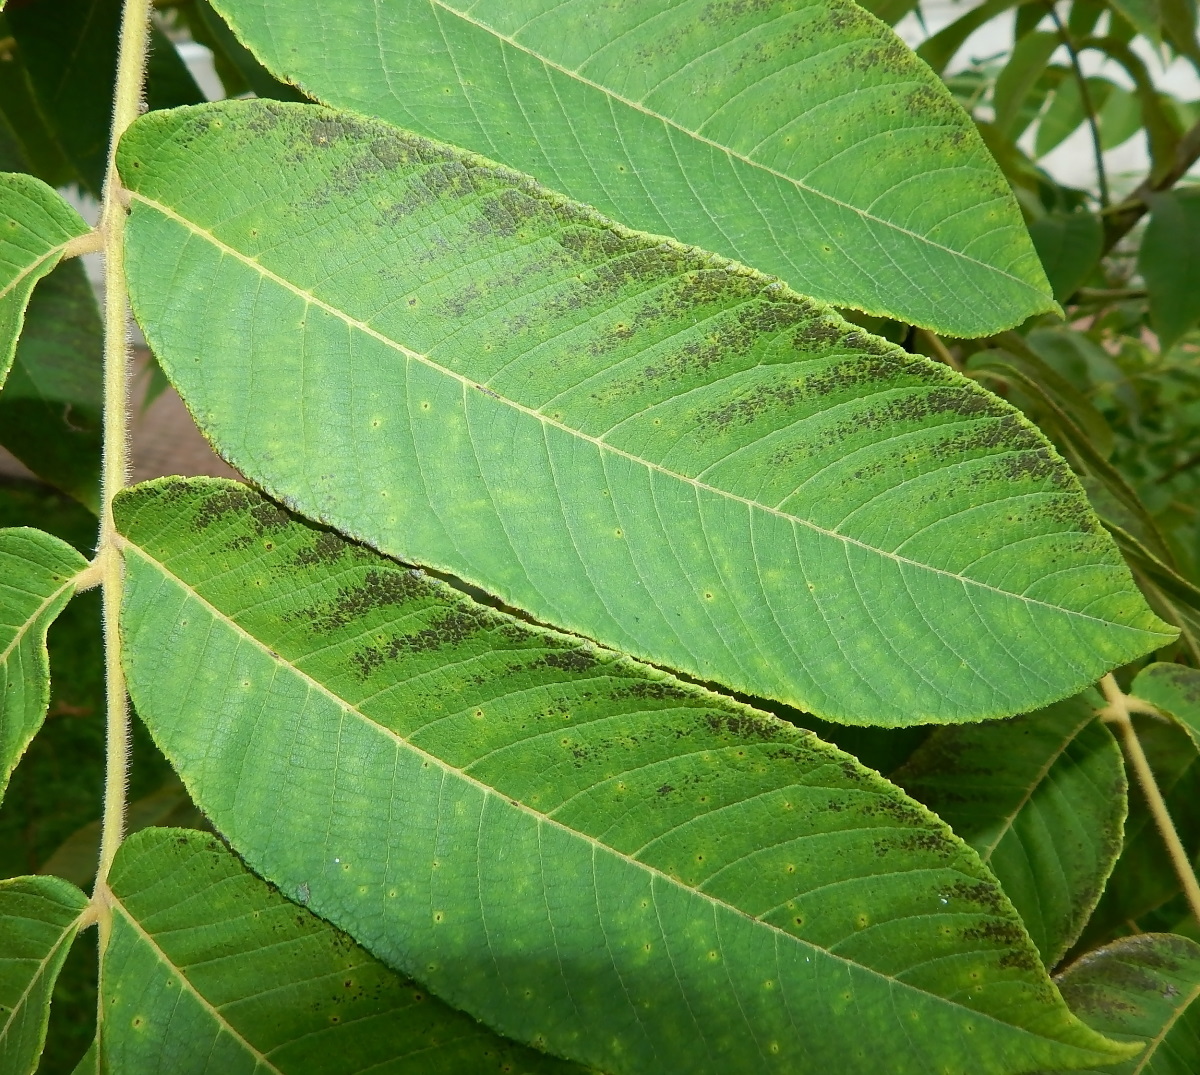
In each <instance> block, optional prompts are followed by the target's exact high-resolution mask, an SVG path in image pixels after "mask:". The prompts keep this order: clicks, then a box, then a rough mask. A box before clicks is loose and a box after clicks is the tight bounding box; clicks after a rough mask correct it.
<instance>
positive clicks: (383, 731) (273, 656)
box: [118, 535, 1098, 1056]
mask: <svg viewBox="0 0 1200 1075" xmlns="http://www.w3.org/2000/svg"><path fill="white" fill-rule="evenodd" d="M118 540H119V541H120V543H121V545H122V546H124V547H125V548H126V549H127V550H130V549H132V550H133V551H134V552H135V553H136V555H138V556H140V557H142V559H143V560H145V561H146V562H147V563H148V564H150V565H152V566H153V567H154V568H156V569H157V570H159V571H160V572H161V573H162V574H163V575H164V576H166V577H167V578H168V579H171V580H173V581H174V582H175V583H176V584H177V585H178V586H179V587H180V588H181V589H182V590H184V591H185V593H187V594H188V595H189V596H190V598H191V599H192V600H194V601H195V602H196V603H197V604H199V605H200V606H201V607H202V608H204V609H206V610H207V611H208V612H209V614H210V615H212V616H213V617H214V618H215V619H216V620H218V621H220V622H221V623H223V624H225V625H226V626H227V627H228V628H229V629H230V630H232V631H233V632H234V633H235V634H236V635H238V637H239V638H241V639H243V640H244V641H246V642H248V643H249V644H250V645H251V646H253V647H254V648H256V649H258V650H259V651H260V652H261V653H264V654H266V655H267V657H268V658H269V659H270V660H271V661H272V662H273V663H274V664H275V665H276V666H277V667H279V668H281V669H283V670H285V671H286V672H288V673H290V674H292V675H294V676H295V677H296V678H297V679H299V680H300V681H301V682H303V683H304V684H305V686H307V687H308V688H309V689H310V690H313V691H315V692H316V693H318V694H320V695H322V696H323V697H325V698H327V699H328V700H329V701H331V702H333V703H334V705H336V706H337V707H338V708H340V709H341V710H342V711H343V712H344V713H346V714H347V715H348V716H351V717H354V718H357V719H358V720H360V721H362V722H363V723H364V724H366V725H368V726H369V727H370V728H371V729H373V730H374V731H376V732H377V733H378V734H380V735H382V736H384V737H385V738H388V739H391V740H392V741H393V742H394V743H396V744H397V745H398V746H400V747H401V748H403V749H404V750H408V751H411V752H412V753H413V754H415V755H417V756H418V757H420V758H422V759H424V760H426V761H428V762H429V763H430V764H431V765H434V766H437V767H438V768H439V769H441V770H442V771H443V772H444V773H446V774H447V775H449V776H450V777H451V778H452V779H458V780H461V781H462V782H463V783H464V784H467V785H470V786H472V787H474V788H476V789H477V790H478V791H479V792H480V793H481V794H482V795H484V796H485V797H487V798H491V799H493V800H496V801H498V802H499V803H500V805H501V807H502V808H508V809H511V810H516V811H518V812H520V813H523V814H526V815H528V816H529V817H531V818H532V819H533V820H534V822H535V823H536V824H544V825H547V826H549V827H551V828H553V829H555V830H557V831H559V832H563V833H566V834H567V835H568V836H569V837H570V838H572V839H575V840H580V841H583V842H584V843H585V844H588V845H590V846H591V847H592V849H593V853H594V852H595V851H596V850H599V851H601V852H603V853H604V854H607V855H612V856H613V857H614V858H616V859H618V860H620V861H622V862H625V863H628V864H630V865H632V866H633V867H635V868H636V869H638V870H641V871H644V872H645V873H646V874H647V875H649V876H650V877H651V878H652V879H653V880H657V881H659V882H661V883H662V884H665V885H667V886H670V887H672V888H675V889H678V890H681V891H683V892H685V893H687V894H688V895H689V896H690V897H692V898H695V899H699V900H702V901H703V902H705V903H708V904H711V905H712V906H713V907H717V908H720V909H721V910H723V911H731V912H733V913H734V914H736V915H738V916H739V917H740V918H742V919H744V920H746V921H747V922H750V923H753V925H754V926H755V927H757V928H759V929H764V930H767V931H768V932H769V933H770V935H772V936H774V937H775V938H776V942H777V943H778V941H779V940H780V939H782V940H783V941H784V942H785V943H790V944H795V945H798V946H800V947H802V948H805V949H808V950H809V951H812V952H815V953H819V954H820V955H821V956H822V957H824V958H826V959H830V960H834V961H835V962H837V963H840V964H843V965H844V966H847V967H851V968H853V969H855V970H857V971H859V972H862V973H866V974H869V975H872V976H873V977H875V978H877V979H879V980H880V981H882V982H885V983H887V985H888V986H889V987H899V988H900V989H903V990H906V991H909V992H912V993H915V994H917V995H918V996H920V997H922V998H925V999H928V1000H933V1001H936V1002H938V1003H940V1004H945V1005H948V1006H949V1007H951V1008H954V1009H958V1010H961V1011H965V1012H969V1013H970V1014H971V1015H972V1016H973V1017H976V1018H979V1019H985V1020H987V1021H989V1022H991V1023H994V1024H996V1025H997V1026H1001V1027H1005V1028H1006V1029H1007V1030H1010V1031H1013V1030H1015V1031H1018V1032H1020V1033H1022V1034H1025V1035H1027V1036H1028V1037H1030V1038H1033V1039H1035V1040H1038V1041H1045V1042H1053V1043H1054V1044H1056V1045H1058V1046H1060V1047H1062V1048H1065V1049H1073V1050H1077V1051H1079V1052H1081V1053H1090V1055H1093V1056H1095V1055H1098V1054H1097V1052H1095V1051H1093V1050H1089V1049H1088V1047H1087V1046H1084V1045H1080V1044H1075V1043H1072V1042H1068V1041H1063V1040H1062V1039H1059V1038H1052V1037H1048V1036H1044V1035H1040V1034H1037V1033H1035V1032H1034V1031H1033V1030H1031V1029H1029V1028H1028V1027H1024V1026H1020V1025H1018V1024H1016V1023H1006V1022H1004V1020H1002V1019H1000V1018H999V1017H997V1016H995V1015H993V1014H991V1013H990V1012H981V1011H977V1010H976V1009H974V1008H968V1007H966V1006H965V1005H963V1004H960V1003H959V1002H958V1001H955V1000H952V999H950V998H948V997H943V996H940V995H939V994H937V993H932V992H927V991H926V990H923V989H920V988H918V987H917V986H914V985H911V984H909V983H908V982H904V981H901V980H900V979H899V978H895V977H892V976H891V975H888V974H885V973H884V972H883V971H879V970H876V969H875V968H874V967H869V966H867V965H866V964H863V963H856V962H855V961H854V960H851V959H848V958H846V957H845V956H841V955H838V954H837V953H836V952H832V951H830V950H829V949H828V948H822V947H821V946H820V945H818V944H814V943H813V942H812V941H808V940H805V939H804V938H802V937H797V936H796V935H795V934H792V933H788V932H787V931H786V930H783V929H780V928H779V927H778V926H776V925H774V924H772V923H770V922H765V921H763V920H762V919H760V918H756V917H755V916H754V915H752V914H749V913H748V912H746V911H744V910H742V909H741V908H740V907H736V906H734V905H733V904H731V903H726V902H725V901H723V900H719V899H717V898H716V897H714V896H712V895H710V894H709V893H707V892H704V891H703V890H702V889H698V888H693V887H690V886H688V885H686V884H684V883H683V882H682V881H680V880H678V879H676V878H674V877H671V876H670V875H669V874H667V873H663V872H662V871H661V870H659V869H658V868H657V867H655V866H652V865H650V864H648V863H645V862H641V861H640V860H638V859H635V858H632V857H631V856H629V855H627V854H625V853H624V852H621V851H619V850H617V849H616V848H613V847H610V846H609V845H608V844H605V843H603V842H602V841H600V840H598V839H596V838H595V837H594V836H589V835H588V834H587V833H584V832H580V831H579V830H578V829H573V828H571V827H570V826H568V825H564V824H563V823H562V822H560V821H556V820H555V819H553V818H551V817H549V816H547V815H546V814H542V813H540V812H539V811H537V810H535V809H534V808H533V807H531V806H529V805H527V804H526V803H523V802H521V801H520V800H518V799H513V798H511V797H510V796H508V795H504V794H502V793H501V792H499V791H498V790H497V789H496V788H493V787H491V786H490V785H488V784H486V783H484V782H483V781H481V780H478V779H477V778H475V777H473V776H471V775H469V774H468V773H466V772H464V771H463V770H462V769H458V768H456V767H455V766H453V765H451V764H450V763H449V762H447V761H445V760H444V759H442V758H439V757H437V755H435V754H430V753H429V752H428V751H426V750H424V749H422V748H421V747H419V746H417V745H416V744H415V743H413V742H412V741H411V740H408V739H405V738H404V737H403V736H401V735H398V734H397V733H396V732H393V731H392V730H391V729H390V728H386V727H384V726H383V725H382V724H380V723H378V722H377V721H375V720H373V719H371V718H370V717H368V716H367V715H366V714H365V713H363V712H362V711H361V710H360V709H358V708H357V707H356V706H354V705H352V704H351V703H350V702H347V701H346V700H345V699H344V698H340V697H338V695H336V694H335V693H334V692H333V691H332V690H330V689H329V688H328V687H327V686H325V684H323V683H321V682H320V681H319V680H317V679H314V678H313V677H312V676H310V675H309V674H308V673H307V672H305V671H303V670H302V669H300V668H298V667H297V666H296V665H295V664H293V663H292V662H291V661H289V660H286V659H285V658H284V657H283V656H282V655H281V654H279V653H277V652H275V651H274V650H272V649H271V648H270V647H269V646H268V645H266V644H265V643H264V642H263V641H262V640H260V639H258V638H256V637H255V636H254V635H253V634H251V633H250V632H249V631H248V630H246V629H245V628H244V627H242V625H241V624H239V623H238V622H237V621H236V620H234V619H233V618H232V617H231V616H229V615H228V614H226V613H225V612H223V611H222V610H221V609H219V608H217V607H216V606H215V605H213V604H212V603H211V602H210V601H209V600H208V599H207V598H205V597H203V596H202V595H201V594H200V593H199V592H198V591H197V590H196V589H195V587H194V586H192V585H191V584H190V583H189V582H187V581H185V580H184V579H182V578H180V577H179V575H177V574H175V572H173V571H172V570H171V569H170V568H168V567H167V566H166V564H165V563H163V562H162V561H161V560H159V559H158V558H157V557H155V556H152V555H151V554H150V553H149V552H148V551H147V550H146V549H145V548H144V547H143V546H141V545H138V544H136V543H135V542H133V541H132V540H131V539H129V538H127V537H125V536H124V535H122V536H120V537H119V538H118ZM185 783H187V781H186V780H185ZM191 790H192V789H191V788H189V791H191ZM968 876H969V875H968Z"/></svg>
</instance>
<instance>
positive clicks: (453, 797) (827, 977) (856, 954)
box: [116, 480, 1113, 1075]
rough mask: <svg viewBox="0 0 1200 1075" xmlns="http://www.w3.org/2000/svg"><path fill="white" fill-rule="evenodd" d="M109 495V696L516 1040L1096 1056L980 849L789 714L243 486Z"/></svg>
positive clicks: (907, 1055) (770, 1054)
mask: <svg viewBox="0 0 1200 1075" xmlns="http://www.w3.org/2000/svg"><path fill="white" fill-rule="evenodd" d="M116 515H117V520H118V525H119V527H120V529H121V532H122V533H123V534H124V535H125V537H126V539H127V540H128V542H129V545H128V548H127V564H128V590H127V596H126V602H125V609H124V613H123V622H124V631H125V637H126V638H127V640H128V644H129V649H128V651H127V652H128V664H129V676H130V688H131V691H132V694H133V697H134V700H135V703H136V705H137V708H138V713H139V714H140V715H141V716H142V718H143V719H144V720H145V721H146V722H147V724H148V726H149V727H150V729H151V731H152V733H153V734H154V736H155V738H156V740H157V741H158V742H159V744H160V745H161V746H162V748H163V749H164V751H165V752H166V754H167V755H168V757H170V758H171V760H172V762H173V764H175V765H176V766H177V768H178V769H179V772H180V774H181V775H182V777H183V779H184V781H185V783H186V784H187V785H188V788H189V791H190V792H191V794H192V795H193V797H194V798H195V800H196V802H197V803H198V804H199V805H200V806H201V807H202V808H203V810H204V811H205V813H206V815H207V816H208V817H210V818H211V819H212V821H213V823H214V824H215V825H216V827H217V828H218V829H219V830H220V831H221V832H223V833H224V834H225V835H226V837H228V839H229V840H230V842H231V843H232V845H233V846H234V847H235V848H236V849H237V850H238V851H239V853H241V854H242V855H244V856H245V857H246V859H247V861H248V862H249V863H250V864H251V865H252V866H253V867H254V868H255V869H256V870H258V871H259V872H261V873H262V874H263V875H264V876H265V877H267V878H269V879H271V880H272V881H274V882H275V883H277V884H279V885H280V887H281V888H282V889H283V891H284V892H286V893H288V894H289V895H291V896H292V897H293V898H295V899H298V900H300V901H301V902H304V903H305V904H306V905H307V906H309V907H311V908H312V909H313V910H314V911H316V912H317V913H318V914H320V915H322V916H323V917H326V918H329V919H330V920H331V921H334V922H335V923H337V924H338V925H339V926H340V927H341V928H344V929H346V930H347V931H349V932H350V933H351V934H352V935H354V936H355V937H356V939H358V940H359V941H360V942H361V943H363V944H364V945H365V946H366V947H367V948H368V949H370V950H371V951H372V952H374V953H375V954H376V955H378V956H380V957H381V958H382V959H384V960H385V961H387V962H389V963H390V964H391V965H393V966H395V967H397V968H399V969H401V970H403V971H404V972H405V973H410V974H412V975H414V976H415V977H416V978H418V979H419V980H421V981H423V982H425V983H426V984H427V985H429V987H430V988H432V989H433V990H434V991H435V992H437V993H438V995H439V996H443V997H445V998H446V999H447V1000H448V1002H450V1003H451V1004H454V1005H455V1006H460V1007H463V1008H465V1009H466V1010H468V1011H470V1012H471V1013H472V1014H474V1015H476V1016H478V1017H480V1018H482V1019H483V1020H484V1021H485V1022H487V1023H488V1024H489V1025H491V1026H493V1027H495V1028H496V1029H497V1030H499V1031H500V1032H502V1033H504V1034H506V1035H507V1036H511V1037H514V1038H515V1039H517V1040H519V1041H524V1042H528V1043H531V1044H533V1045H535V1046H537V1047H544V1048H546V1049H548V1050H550V1051H552V1052H556V1053H561V1054H563V1055H567V1056H570V1057H572V1058H573V1059H576V1060H577V1061H579V1062H582V1063H586V1064H589V1065H592V1066H596V1067H599V1068H601V1069H603V1070H606V1071H615V1072H623V1071H638V1070H649V1069H650V1068H651V1067H654V1066H655V1065H656V1064H660V1063H669V1064H670V1065H671V1066H678V1067H679V1068H680V1069H681V1070H684V1069H686V1070H689V1071H696V1072H713V1073H715V1072H720V1071H725V1070H728V1068H729V1066H730V1065H731V1064H737V1063H740V1062H741V1061H740V1059H739V1058H740V1057H742V1056H744V1055H745V1052H746V1050H747V1049H750V1050H758V1048H759V1045H760V1044H762V1043H766V1046H764V1047H763V1048H762V1049H761V1050H760V1051H758V1052H755V1054H754V1055H755V1056H756V1057H757V1058H758V1059H757V1060H756V1064H757V1066H758V1068H759V1069H761V1070H762V1071H765V1072H766V1071H778V1072H780V1073H783V1072H792V1071H795V1070H805V1069H807V1068H808V1067H810V1066H812V1065H818V1066H819V1065H822V1064H826V1065H836V1066H837V1070H839V1071H844V1072H848V1073H851V1072H867V1071H872V1070H874V1069H875V1064H876V1061H875V1055H876V1054H877V1052H878V1050H879V1049H881V1048H884V1047H885V1043H886V1047H887V1048H888V1050H889V1052H890V1053H891V1054H892V1061H891V1063H892V1070H894V1071H896V1072H899V1073H907V1072H912V1073H914V1075H915V1073H917V1072H925V1071H927V1070H929V1067H930V1066H931V1065H932V1064H937V1065H938V1066H942V1067H945V1068H947V1069H948V1070H951V1071H957V1070H963V1071H965V1070H966V1069H967V1068H968V1067H969V1068H970V1069H971V1070H973V1071H989V1072H1016V1071H1022V1070H1028V1069H1030V1068H1033V1067H1037V1066H1056V1065H1059V1066H1062V1065H1065V1066H1070V1065H1072V1064H1075V1065H1078V1064H1082V1063H1087V1062H1089V1058H1090V1057H1095V1058H1097V1059H1099V1058H1102V1057H1109V1056H1111V1055H1113V1054H1111V1053H1109V1052H1108V1051H1107V1049H1108V1046H1107V1045H1106V1044H1105V1043H1104V1042H1103V1041H1102V1040H1101V1039H1099V1038H1095V1037H1092V1036H1091V1035H1089V1034H1085V1033H1083V1032H1082V1030H1081V1028H1080V1027H1079V1025H1078V1024H1076V1023H1075V1022H1074V1021H1073V1020H1072V1019H1071V1018H1070V1016H1069V1015H1068V1013H1067V1012H1066V1009H1065V1008H1064V1007H1062V1005H1061V1002H1060V1001H1059V999H1058V997H1057V995H1056V994H1055V992H1054V990H1053V988H1052V986H1051V984H1050V982H1049V980H1048V978H1047V977H1046V975H1045V972H1044V971H1043V970H1042V968H1041V964H1040V962H1039V960H1038V957H1037V953H1036V950H1035V949H1034V947H1033V945H1032V944H1031V942H1030V941H1029V939H1028V937H1027V935H1026V934H1025V932H1024V930H1023V929H1022V927H1021V924H1020V921H1019V919H1018V918H1017V916H1016V915H1015V913H1014V912H1013V910H1012V908H1011V906H1010V905H1009V903H1008V901H1007V900H1006V899H1005V897H1004V896H1003V894H1002V893H1001V892H1000V890H999V888H998V887H997V886H996V884H995V882H994V880H993V879H992V878H991V876H990V874H989V873H988V871H987V870H986V869H985V868H984V867H983V866H982V865H981V864H980V863H979V861H978V859H977V857H976V856H975V855H974V853H973V852H971V850H970V849H969V848H968V847H966V845H964V844H963V843H961V841H959V840H957V839H956V838H955V837H954V836H953V835H952V834H951V833H950V831H949V830H948V829H947V828H946V827H945V825H944V824H943V823H942V822H941V821H939V820H938V819H937V818H936V817H934V816H933V815H932V814H930V813H929V812H928V811H926V810H925V809H923V808H922V807H921V806H919V805H918V804H917V803H915V802H913V801H912V800H909V799H907V798H905V797H904V796H903V795H902V794H900V793H899V792H898V791H897V789H895V787H894V786H892V785H890V784H888V783H887V782H886V781H884V780H883V779H882V778H880V777H879V776H877V775H876V774H874V773H871V772H870V771H869V770H866V769H864V768H863V767H862V766H860V765H859V764H858V763H857V762H855V761H854V759H853V758H851V757H849V756H848V755H846V754H843V753H841V752H840V751H837V750H836V749H834V748H832V747H829V746H827V745H825V744H823V743H821V742H820V740H818V739H816V737H815V736H813V735H812V734H811V733H808V732H804V731H801V730H799V729H796V728H794V727H791V726H790V725H786V724H784V723H782V722H780V721H776V720H774V719H772V718H769V717H767V716H765V715H763V714H760V713H757V712H755V711H754V710H751V709H748V708H747V707H745V706H742V705H739V704H737V703H735V702H732V701H730V700H728V699H725V698H723V697H721V696H719V695H714V694H711V693H710V692H707V691H705V690H703V689H702V688H699V687H695V686H690V685H687V684H684V683H681V682H679V681H677V680H674V679H673V678H671V677H670V676H667V675H666V674H664V673H662V672H658V671H656V670H654V669H651V668H648V667H646V666H643V665H639V664H637V663H635V662H633V661H631V660H630V659H629V658H627V657H624V656H621V655H619V654H616V653H613V652H611V651H607V650H603V649H599V648H598V647H595V646H594V645H592V644H590V643H588V642H586V641H582V640H580V639H577V638H571V637H568V636H565V635H562V634H559V633H557V632H553V631H549V630H545V629H542V628H538V627H534V626H531V625H528V624H525V623H522V622H521V621H518V620H516V619H514V618H512V617H509V616H506V615H504V614H502V613H500V612H497V611H495V610H492V609H490V608H486V607H484V606H481V605H478V604H476V603H474V602H472V601H471V600H470V599H469V598H467V597H466V596H465V595H463V594H462V593H460V592H459V591H457V590H454V589H452V588H450V587H449V586H447V585H446V584H444V583H441V582H439V581H437V580H436V579H433V578H431V577H430V576H428V575H426V574H424V573H422V572H420V571H419V570H417V569H412V568H406V567H404V566H402V565H399V564H395V563H393V562H390V561H388V560H386V559H385V558H383V557H381V556H379V555H378V554H376V553H373V552H369V551H367V550H365V549H363V548H361V547H359V546H354V545H350V544H348V543H346V542H344V541H343V540H341V539H339V538H336V537H335V536H333V535H331V534H330V533H328V532H327V531H324V530H321V529H318V528H315V527H313V526H312V525H311V524H306V523H303V522H301V521H300V520H298V519H296V518H294V517H292V516H289V515H288V514H287V513H286V512H284V511H282V510H281V509H280V508H278V507H276V506H275V505H273V504H271V503H270V502H269V501H266V500H264V499H263V498H262V497H260V496H259V494H257V493H255V492H254V491H252V490H250V489H248V488H245V487H241V486H236V485H231V484H230V483H224V482H215V481H182V480H168V481H164V482H156V483H151V484H149V485H146V486H142V487H140V488H138V489H136V490H133V491H131V492H128V493H124V494H122V495H121V497H120V498H119V499H118V503H117V508H116ZM185 668H186V669H189V670H190V671H189V673H188V675H187V676H186V677H185V676H184V675H183V670H184V669H185ZM184 684H186V687H185V686H183V685H184ZM864 1012H869V1013H871V1014H870V1016H869V1018H866V1019H864V1018H863V1017H862V1013H864ZM964 1027H970V1028H972V1029H970V1030H964V1029H963V1028H964ZM847 1041H855V1042H858V1043H860V1044H859V1045H858V1046H857V1047H855V1048H851V1049H849V1050H847V1046H846V1043H847ZM897 1042H903V1043H904V1044H903V1045H901V1046H899V1047H897V1044H896V1043H897ZM770 1046H773V1047H770ZM981 1058H988V1059H984V1060H981Z"/></svg>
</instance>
